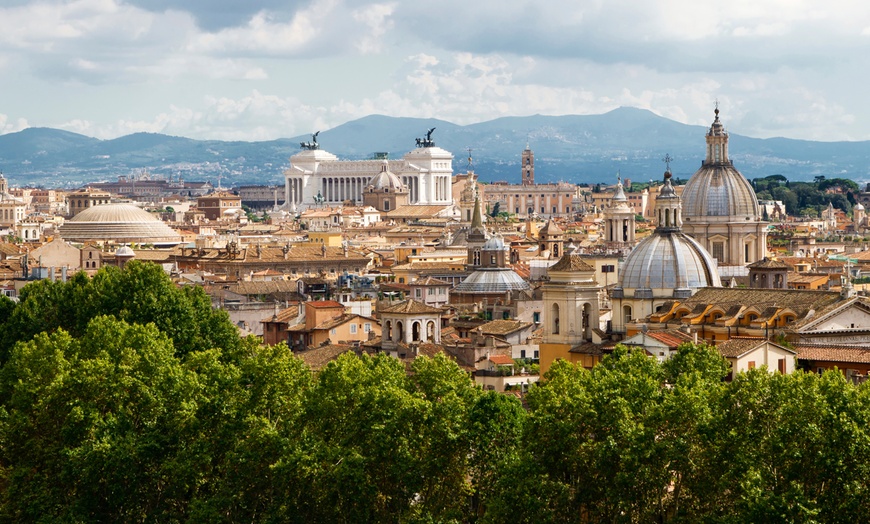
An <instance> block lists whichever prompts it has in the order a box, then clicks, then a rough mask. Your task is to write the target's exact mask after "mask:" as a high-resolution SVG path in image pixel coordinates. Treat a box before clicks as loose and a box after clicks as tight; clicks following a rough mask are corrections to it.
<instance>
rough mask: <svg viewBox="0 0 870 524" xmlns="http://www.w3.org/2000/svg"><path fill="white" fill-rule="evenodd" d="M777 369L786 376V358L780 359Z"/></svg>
mask: <svg viewBox="0 0 870 524" xmlns="http://www.w3.org/2000/svg"><path fill="white" fill-rule="evenodd" d="M777 369H778V370H779V372H780V373H781V374H783V375H785V359H784V358H781V359H779V361H777Z"/></svg>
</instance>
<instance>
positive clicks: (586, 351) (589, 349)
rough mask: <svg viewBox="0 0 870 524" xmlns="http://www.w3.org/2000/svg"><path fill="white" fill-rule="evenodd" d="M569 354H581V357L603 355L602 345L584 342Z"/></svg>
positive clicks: (570, 350) (573, 348)
mask: <svg viewBox="0 0 870 524" xmlns="http://www.w3.org/2000/svg"><path fill="white" fill-rule="evenodd" d="M568 352H569V353H579V354H581V355H603V354H604V352H603V351H602V350H601V345H600V344H596V343H594V342H583V343H582V344H579V345H577V346H574V347H572V348H571V349H569V350H568Z"/></svg>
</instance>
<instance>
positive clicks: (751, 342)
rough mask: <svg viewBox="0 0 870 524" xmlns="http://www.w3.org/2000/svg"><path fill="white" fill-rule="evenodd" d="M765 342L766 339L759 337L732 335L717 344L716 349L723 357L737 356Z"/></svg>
mask: <svg viewBox="0 0 870 524" xmlns="http://www.w3.org/2000/svg"><path fill="white" fill-rule="evenodd" d="M765 342H766V339H764V338H760V337H758V338H754V337H734V338H732V339H730V340H726V341H725V342H720V343H719V344H717V345H716V350H717V351H719V354H721V355H722V356H723V357H725V358H737V357H739V356H741V355H744V354H746V353H747V352H748V351H752V350H753V349H755V348H757V347H758V346H760V345H762V344H764V343H765Z"/></svg>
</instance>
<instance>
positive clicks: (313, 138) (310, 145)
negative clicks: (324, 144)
mask: <svg viewBox="0 0 870 524" xmlns="http://www.w3.org/2000/svg"><path fill="white" fill-rule="evenodd" d="M319 134H320V131H318V132H316V133H314V134H313V135H311V142H299V147H301V148H302V149H307V150H309V151H314V150H315V149H320V144H318V143H317V135H319Z"/></svg>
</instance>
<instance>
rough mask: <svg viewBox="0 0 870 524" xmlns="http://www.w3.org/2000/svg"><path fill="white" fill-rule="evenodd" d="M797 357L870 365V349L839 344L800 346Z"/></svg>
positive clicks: (796, 346) (796, 349)
mask: <svg viewBox="0 0 870 524" xmlns="http://www.w3.org/2000/svg"><path fill="white" fill-rule="evenodd" d="M795 351H797V356H798V358H799V359H801V360H816V361H826V362H838V363H856V364H870V348H867V347H855V346H844V345H838V344H798V345H795Z"/></svg>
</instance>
